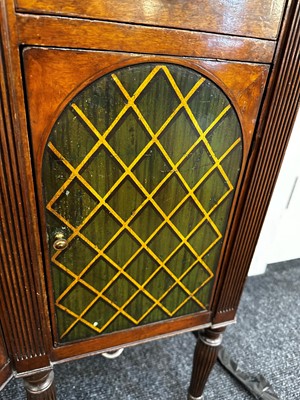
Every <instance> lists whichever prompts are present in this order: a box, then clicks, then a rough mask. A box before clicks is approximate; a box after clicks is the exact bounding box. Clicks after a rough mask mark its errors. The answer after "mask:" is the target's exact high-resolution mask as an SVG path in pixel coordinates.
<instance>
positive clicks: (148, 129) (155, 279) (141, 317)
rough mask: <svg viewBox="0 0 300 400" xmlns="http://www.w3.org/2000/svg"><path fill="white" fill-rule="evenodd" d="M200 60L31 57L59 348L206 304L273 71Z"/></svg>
mask: <svg viewBox="0 0 300 400" xmlns="http://www.w3.org/2000/svg"><path fill="white" fill-rule="evenodd" d="M70 60H72V62H70ZM197 63H199V60H197V61H195V60H181V61H180V60H179V59H173V58H171V57H169V58H164V59H162V58H159V57H155V56H153V57H149V56H147V57H145V56H140V57H137V56H133V55H132V56H130V55H128V54H124V55H122V54H120V53H119V54H114V53H107V54H106V53H101V52H99V53H95V52H81V51H78V52H76V51H66V50H64V51H60V50H52V49H49V50H48V49H28V50H26V51H25V52H24V67H25V81H26V86H27V93H28V95H27V96H28V104H29V119H30V125H31V130H32V140H33V145H34V158H35V164H36V175H37V186H38V189H39V197H40V206H41V207H40V208H41V220H42V223H43V225H44V229H45V230H44V238H45V239H44V242H45V243H44V244H45V251H46V253H48V254H49V255H50V257H49V259H48V261H47V268H48V270H49V276H50V277H51V278H50V280H51V281H52V289H51V290H53V296H52V295H51V296H52V299H53V301H52V306H53V315H55V318H54V324H55V326H56V330H57V341H58V342H70V341H73V340H78V339H85V338H88V337H93V336H96V335H99V334H103V333H112V332H116V331H120V330H124V329H128V328H133V327H138V326H141V325H145V324H150V323H155V322H160V321H164V320H167V319H170V318H177V317H183V316H187V315H190V314H195V313H196V314H201V312H206V311H209V309H210V305H211V300H212V294H213V288H214V282H215V279H216V276H217V274H218V266H219V265H220V258H221V254H222V249H223V247H224V243H225V242H226V237H227V234H228V223H229V221H230V215H231V214H230V213H231V209H232V204H233V202H234V201H235V194H236V189H237V187H238V182H239V177H240V173H241V171H242V170H243V168H244V166H245V161H246V158H247V153H248V150H249V145H250V142H251V140H250V139H251V136H252V133H253V126H252V128H251V127H250V125H249V124H248V125H247V123H246V121H244V120H243V112H245V111H246V114H247V118H249V116H250V115H251V114H252V115H253V116H254V118H250V121H252V122H251V123H252V124H254V121H255V113H257V109H258V106H259V101H260V98H261V95H262V88H263V86H264V83H265V79H266V71H267V67H266V66H260V65H256V66H255V65H251V66H248V65H245V66H244V65H242V64H240V65H239V64H237V63H232V64H228V63H218V62H210V63H208V64H207V62H204V65H206V66H209V65H210V66H211V69H212V70H213V69H215V71H216V73H217V74H218V73H219V76H220V77H223V79H224V81H225V82H226V81H227V83H228V84H229V85H230V82H231V79H230V78H229V77H230V76H232V75H233V74H234V75H235V74H236V72H237V68H240V73H241V76H240V83H239V82H238V81H236V84H235V87H233V88H232V90H231V89H229V88H227V89H228V90H227V91H228V94H229V96H230V97H228V95H226V94H225V91H224V90H225V88H226V86H225V85H224V82H222V81H221V80H220V78H218V77H217V76H215V75H213V74H211V73H210V72H209V71H207V70H205V69H204V68H202V67H200V66H199V65H198V64H197ZM105 65H106V67H105ZM75 66H77V68H75ZM85 66H87V68H85ZM88 66H89V67H88ZM101 66H102V70H101ZM80 68H82V71H85V72H84V73H83V75H81V74H78V71H79V70H80ZM222 68H223V70H222ZM249 68H250V69H249ZM92 69H93V73H91V72H92ZM219 69H221V71H222V72H221V73H220V72H218V70H219ZM231 69H232V70H231ZM87 71H90V72H89V73H90V74H91V75H89V76H86V77H85V78H84V74H87ZM72 74H73V75H74V76H73V78H74V79H77V84H75V81H73V78H72ZM246 80H248V82H247V83H246V82H245V81H246ZM219 85H221V87H220V86H219ZM240 85H244V88H243V90H242V89H241V86H240ZM255 87H256V89H255ZM250 88H251V93H252V94H254V93H255V91H256V90H257V91H258V92H256V93H257V96H252V97H253V98H254V99H255V102H256V105H255V106H254V109H253V104H252V105H251V101H250V98H251V97H250V96H249V94H250V92H249V90H250ZM243 92H244V93H246V97H244V98H243V96H242V93H243ZM233 93H236V94H238V95H239V96H240V98H239V99H236V98H235V95H234V94H233ZM57 95H58V96H59V99H60V100H58V98H57V97H56V96H57ZM44 96H45V97H44ZM55 104H56V106H55ZM247 105H248V107H249V109H248V110H245V109H243V108H244V107H246V106H247ZM37 107H39V113H36V109H37ZM235 107H236V108H237V109H236V110H235ZM51 109H52V111H51ZM49 110H50V112H49ZM254 110H256V111H254ZM253 112H254V114H253ZM36 118H41V119H40V121H39V122H38V121H37V120H36ZM47 121H48V123H47ZM43 125H44V132H43V133H42V134H41V132H42V131H43ZM66 246H67V247H66Z"/></svg>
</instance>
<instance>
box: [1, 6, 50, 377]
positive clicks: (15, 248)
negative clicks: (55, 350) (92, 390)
mask: <svg viewBox="0 0 300 400" xmlns="http://www.w3.org/2000/svg"><path fill="white" fill-rule="evenodd" d="M6 6H7V7H8V4H4V3H1V15H0V16H1V37H0V39H1V47H0V93H1V97H0V98H1V101H0V144H1V147H0V149H1V153H0V177H1V179H0V226H1V239H0V245H1V246H0V256H1V274H0V287H1V291H0V315H1V323H2V329H3V334H4V337H5V339H6V344H7V350H8V354H9V356H10V358H11V360H12V363H13V367H14V369H16V370H17V371H18V372H23V371H28V370H30V369H36V368H39V367H46V366H48V365H49V360H48V357H47V355H46V353H47V350H46V349H47V346H46V343H47V338H48V337H47V328H46V326H47V325H46V315H47V314H46V311H45V308H44V304H45V303H44V297H43V296H44V295H45V294H44V293H45V292H44V291H43V289H42V285H41V277H42V276H43V274H42V273H41V271H40V270H39V271H37V268H38V263H37V261H36V260H37V259H38V257H39V252H38V251H37V250H36V248H35V246H34V244H35V237H34V229H33V226H32V225H31V222H32V221H31V218H32V217H33V214H34V201H31V202H30V200H29V194H30V195H32V193H33V191H32V187H31V185H30V182H31V181H30V173H29V171H28V169H27V167H28V160H29V155H28V153H26V150H27V148H28V146H27V145H26V143H25V142H24V136H23V137H21V136H22V134H26V129H25V130H19V129H18V128H19V123H20V121H21V120H22V118H21V113H22V112H21V110H20V108H19V107H18V105H17V104H18V101H19V100H20V99H21V98H22V94H21V92H20V90H19V89H20V82H19V80H18V76H20V75H18V71H19V70H18V65H19V64H18V57H17V56H16V55H17V54H18V52H17V47H15V46H14V31H13V30H12V31H10V29H9V26H10V23H11V21H10V18H11V17H12V14H10V12H9V10H8V9H5V7H6ZM19 105H20V104H19ZM29 192H30V193H29ZM30 203H31V206H29V204H30Z"/></svg>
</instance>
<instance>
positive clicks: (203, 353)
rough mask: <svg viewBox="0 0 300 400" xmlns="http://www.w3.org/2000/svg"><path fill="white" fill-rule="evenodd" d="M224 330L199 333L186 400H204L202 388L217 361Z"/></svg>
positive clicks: (208, 330) (209, 329) (206, 330)
mask: <svg viewBox="0 0 300 400" xmlns="http://www.w3.org/2000/svg"><path fill="white" fill-rule="evenodd" d="M224 330H225V328H219V329H211V328H208V329H205V330H204V331H202V332H200V334H199V338H198V341H197V344H196V349H195V353H194V362H193V371H192V378H191V384H190V388H189V394H188V400H203V399H204V397H203V395H202V394H203V390H204V386H205V384H206V381H207V379H208V376H209V374H210V372H211V370H212V368H213V366H214V364H215V362H216V360H217V357H218V351H219V348H220V345H221V342H222V333H223V332H224Z"/></svg>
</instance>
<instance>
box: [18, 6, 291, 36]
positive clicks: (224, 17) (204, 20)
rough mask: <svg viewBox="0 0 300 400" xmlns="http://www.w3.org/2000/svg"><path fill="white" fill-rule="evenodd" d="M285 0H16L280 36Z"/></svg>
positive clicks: (72, 11)
mask: <svg viewBox="0 0 300 400" xmlns="http://www.w3.org/2000/svg"><path fill="white" fill-rule="evenodd" d="M284 4H285V0H255V1H253V0H234V1H232V2H230V6H228V1H226V0H217V1H215V0H203V1H200V0H191V1H183V0H151V1H150V0H141V1H139V2H134V1H128V0H127V1H123V2H120V1H117V0H111V1H109V2H107V1H104V0H101V1H98V0H89V1H85V2H78V1H76V0H64V1H59V2H57V1H54V0H16V5H17V10H18V11H25V12H30V13H40V14H51V15H53V14H54V15H64V16H76V17H83V18H91V19H101V20H107V21H118V22H127V23H136V24H146V25H155V26H161V27H171V28H182V29H192V30H200V31H206V32H216V33H225V34H230V35H241V36H248V37H256V38H265V39H276V37H277V32H278V29H279V25H280V21H281V17H282V13H283V9H284Z"/></svg>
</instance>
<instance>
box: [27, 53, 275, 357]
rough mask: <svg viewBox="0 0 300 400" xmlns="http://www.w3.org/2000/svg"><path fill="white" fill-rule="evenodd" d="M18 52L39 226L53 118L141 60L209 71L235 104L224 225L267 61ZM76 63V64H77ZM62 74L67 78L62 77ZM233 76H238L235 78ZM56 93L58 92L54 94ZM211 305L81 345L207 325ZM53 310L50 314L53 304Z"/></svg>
mask: <svg viewBox="0 0 300 400" xmlns="http://www.w3.org/2000/svg"><path fill="white" fill-rule="evenodd" d="M23 56H24V71H25V83H26V92H27V93H28V99H27V101H28V109H29V121H30V123H31V135H32V148H33V156H34V157H33V158H34V162H35V168H36V177H37V187H38V193H39V199H40V200H39V204H40V216H41V221H42V224H43V226H45V220H44V206H43V194H42V191H41V187H42V185H41V165H42V155H43V149H44V146H45V143H46V142H47V138H48V135H49V132H50V131H51V128H52V125H53V123H54V121H55V120H56V118H57V117H58V115H59V114H60V113H61V111H62V110H63V109H64V107H65V105H66V104H67V103H68V102H69V101H70V100H71V99H72V98H73V97H74V96H75V95H76V94H77V93H78V92H80V91H81V90H82V88H83V87H85V85H87V84H88V83H90V82H92V81H94V80H95V79H97V78H98V77H99V76H103V75H105V74H107V73H109V72H110V71H114V70H116V69H118V68H121V67H124V66H128V65H134V64H138V63H145V62H152V63H153V62H160V63H163V62H166V63H174V64H177V65H183V66H186V67H188V68H192V69H194V70H196V71H199V72H200V73H202V74H204V75H205V76H208V77H209V78H210V79H211V80H212V81H213V82H215V83H216V84H217V85H218V86H219V87H221V89H222V90H223V91H224V92H225V93H227V95H228V96H229V98H230V101H231V102H232V104H233V106H234V109H235V110H236V112H237V113H238V115H239V119H240V121H241V126H242V131H243V159H242V160H243V161H242V167H241V173H240V179H239V184H238V186H237V190H236V194H235V198H234V202H233V206H232V210H231V213H230V220H229V225H230V224H231V222H232V217H233V212H234V208H235V206H236V201H237V196H238V192H239V186H240V183H241V180H242V176H243V174H244V171H245V167H246V164H247V160H248V155H249V150H250V146H251V143H252V135H253V132H254V123H253V121H255V119H256V116H257V112H258V109H259V105H260V100H261V98H262V95H263V88H264V85H265V82H266V79H267V75H268V69H269V68H268V66H267V65H264V64H248V63H230V62H225V61H224V62H222V61H213V60H201V59H193V58H189V59H181V58H174V57H161V56H154V55H151V56H140V55H136V54H134V55H133V54H127V53H112V52H94V51H93V52H89V51H79V50H65V49H64V50H63V49H61V50H60V49H51V48H50V49H48V48H32V49H31V48H26V49H24V52H23ZM71 60H72V63H71ZM76 65H77V66H78V68H76ZM98 65H101V67H102V68H101V70H100V71H98V70H99V67H98ZM83 66H84V68H83ZM80 68H82V71H83V74H85V75H84V76H82V75H81V74H78V73H77V71H78V69H80ZM40 70H42V71H43V74H42V75H41V74H39V71H40ZM53 71H55V78H56V79H55V83H54V84H52V85H51V82H54V80H52V79H51V78H52V74H53ZM66 76H67V77H68V79H66V78H65V77H66ZM237 76H238V79H236V77H237ZM46 82H47V83H48V84H47V85H45V83H46ZM43 83H44V84H43ZM250 88H251V90H253V91H254V92H256V95H255V96H253V97H252V98H251V99H250V101H249V99H248V91H249V90H250ZM57 93H59V96H58V95H57ZM49 98H51V99H52V101H51V103H49V102H47V100H46V99H49ZM44 104H45V106H44ZM37 107H38V108H39V114H38V115H36V113H35V110H36V109H37ZM45 121H46V123H45ZM42 231H43V232H44V231H45V229H44V228H43V229H42ZM229 232H230V229H227V230H226V235H225V240H224V242H225V243H226V241H227V240H228V235H229ZM43 238H44V249H45V250H44V251H45V255H46V256H45V261H46V262H47V254H48V243H47V239H46V237H45V235H44V234H43ZM224 249H225V245H223V250H222V254H221V257H220V262H219V266H220V265H221V264H222V263H221V259H222V256H223V252H224ZM47 265H48V266H47V271H48V272H47V274H48V282H51V277H50V275H49V274H50V272H49V271H50V267H49V264H48V262H47ZM219 272H220V268H219V267H218V268H217V275H216V278H215V284H214V286H215V285H216V283H217V280H218V274H219ZM49 288H50V290H49V293H48V295H49V296H50V299H51V300H50V303H51V304H54V299H53V295H52V289H51V285H50V286H49ZM213 290H215V289H213ZM212 299H213V297H212ZM215 306H216V303H215V300H214V302H213V300H211V304H210V306H209V308H208V310H209V311H207V312H202V313H200V314H198V315H194V316H193V315H190V316H185V317H180V318H176V319H175V320H171V321H169V322H168V323H167V322H166V321H165V322H163V321H162V322H161V323H155V324H154V325H149V326H142V327H138V328H134V329H131V330H129V331H128V332H127V331H124V332H116V333H112V334H109V335H103V337H101V336H100V337H98V338H93V339H88V340H85V346H88V347H90V348H91V349H93V348H95V347H96V346H97V348H98V349H100V348H103V349H105V348H106V347H111V346H115V345H116V344H117V343H119V344H120V346H121V345H122V346H124V345H126V343H127V342H132V341H135V340H137V339H138V338H139V339H142V340H144V339H146V338H147V337H149V338H150V337H152V336H157V335H166V334H168V333H171V332H173V331H181V330H185V329H187V330H192V329H196V328H197V327H200V326H207V324H210V321H211V310H213V309H214V308H215ZM52 316H53V318H54V310H53V307H52ZM232 320H233V318H232ZM52 323H53V326H55V321H54V320H53V321H52ZM227 323H228V322H227ZM187 327H188V328H187ZM118 337H119V340H118ZM102 343H103V344H102ZM75 346H77V348H78V344H74V345H72V344H64V345H63V347H64V348H66V347H67V348H68V349H69V350H66V349H65V350H63V349H62V350H60V348H59V347H57V348H56V349H55V350H54V353H55V356H56V357H60V355H59V354H66V352H67V353H68V354H69V352H71V353H72V352H73V351H74V348H75ZM82 346H83V345H82ZM103 346H104V347H103Z"/></svg>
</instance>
